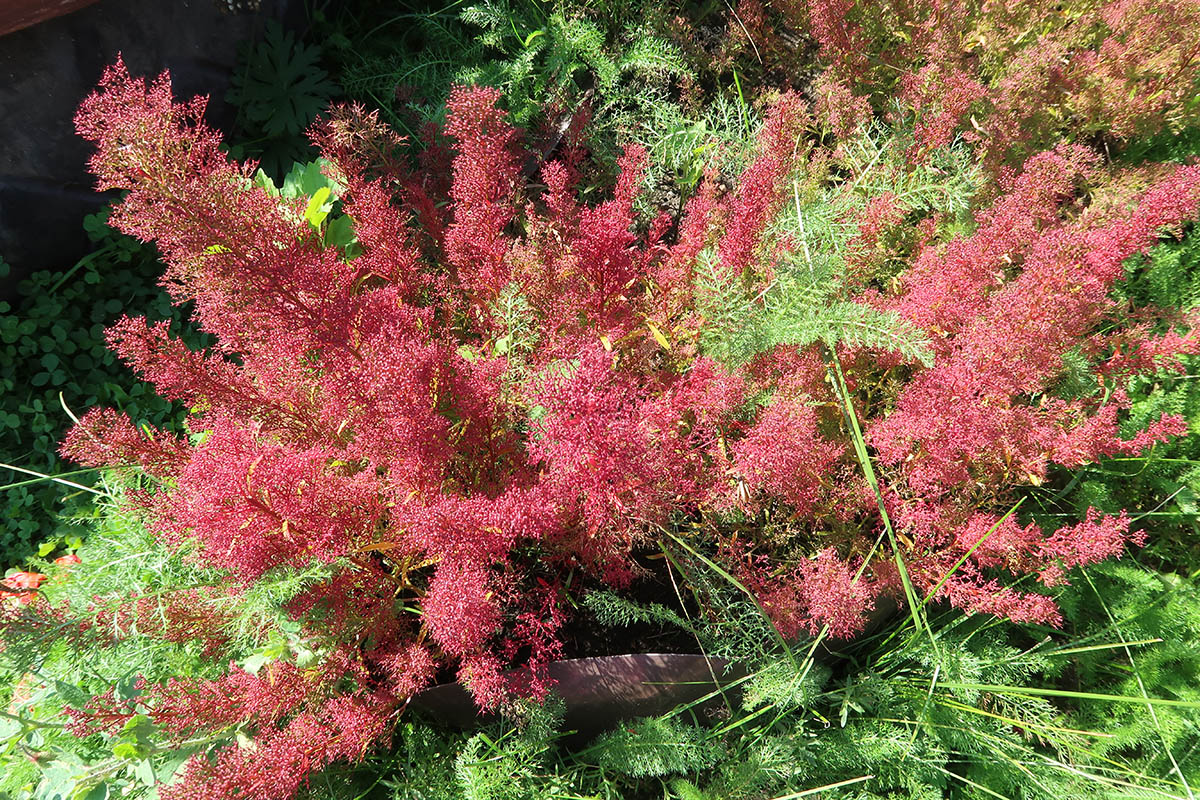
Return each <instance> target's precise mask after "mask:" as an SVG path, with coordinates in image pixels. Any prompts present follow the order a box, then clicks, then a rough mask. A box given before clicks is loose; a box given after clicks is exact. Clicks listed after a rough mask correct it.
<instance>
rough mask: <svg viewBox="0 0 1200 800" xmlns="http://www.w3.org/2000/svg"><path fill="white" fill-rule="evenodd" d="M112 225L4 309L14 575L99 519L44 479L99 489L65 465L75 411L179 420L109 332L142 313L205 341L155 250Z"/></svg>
mask: <svg viewBox="0 0 1200 800" xmlns="http://www.w3.org/2000/svg"><path fill="white" fill-rule="evenodd" d="M106 219H107V212H106V211H105V212H101V213H98V214H94V215H90V216H88V217H87V218H86V219H85V220H84V228H85V229H86V230H87V233H88V237H89V239H90V240H91V241H92V243H93V246H94V249H93V250H92V252H91V253H89V254H88V255H87V256H85V257H84V258H83V259H82V260H81V261H80V262H79V263H78V264H76V265H74V266H73V267H72V268H71V269H69V270H66V271H64V272H57V273H56V272H51V271H40V272H36V273H34V274H33V275H31V276H30V277H29V279H28V280H25V281H22V282H21V283H20V284H19V285H18V286H17V293H16V297H15V299H14V301H13V304H12V305H11V306H10V305H9V304H5V307H4V308H3V309H0V310H2V312H3V313H2V316H0V363H3V365H4V369H3V370H2V377H0V390H2V391H0V397H2V398H3V400H2V401H0V462H2V463H3V464H5V465H12V466H14V467H18V468H20V469H19V470H13V469H9V468H7V467H0V481H3V482H4V485H6V486H7V487H8V488H6V489H5V490H4V492H3V496H2V497H0V503H2V504H3V505H0V519H2V520H3V522H2V523H0V536H2V538H0V564H3V565H4V566H5V567H6V568H7V567H8V566H12V565H15V564H17V563H19V562H20V561H22V560H23V559H25V558H27V557H28V556H30V555H31V554H32V553H33V552H34V551H35V550H36V549H37V548H38V547H39V546H40V545H42V544H43V543H47V542H48V543H51V544H54V543H56V542H57V541H59V540H61V539H63V538H64V537H68V536H69V537H78V536H80V535H83V534H85V533H86V529H85V528H84V527H83V526H81V525H79V524H76V523H78V522H80V521H82V520H90V519H91V518H92V517H93V514H92V508H91V499H90V498H91V494H90V493H89V492H87V491H86V490H85V489H80V488H77V487H74V486H70V485H66V484H60V483H55V482H53V481H49V480H46V479H44V478H42V477H41V476H42V475H48V474H53V475H59V474H60V473H67V472H71V473H72V474H70V475H64V476H63V479H64V480H71V481H73V482H75V483H82V484H84V485H85V486H91V484H92V483H93V478H94V473H93V471H87V472H84V473H82V474H78V473H75V472H74V471H73V468H72V467H71V466H69V465H63V464H62V463H61V461H60V459H59V457H58V452H57V451H58V442H59V440H60V439H61V438H62V436H63V434H64V433H65V432H66V430H67V428H68V427H70V425H71V418H70V417H69V416H68V413H69V411H68V409H86V408H89V407H91V406H93V405H96V404H106V405H112V406H114V407H117V408H121V409H123V410H124V412H125V413H126V414H128V415H129V416H130V417H131V418H132V419H136V420H138V421H139V422H144V423H147V424H162V423H164V422H165V421H166V420H168V419H170V418H171V417H172V416H177V415H178V414H179V409H178V408H177V407H173V406H172V405H171V403H170V402H168V401H165V400H163V399H162V398H161V397H159V396H158V395H157V394H156V393H155V392H154V390H153V388H152V387H150V386H149V385H148V384H146V383H144V382H142V381H139V380H137V379H136V377H135V376H134V374H133V373H132V372H131V371H130V370H129V369H128V368H127V367H125V366H124V365H123V364H121V363H120V362H119V361H118V360H117V359H116V358H115V357H114V355H113V353H112V351H111V350H109V348H108V346H107V344H106V342H105V339H104V329H105V328H106V327H107V326H108V325H110V324H112V322H113V321H115V320H116V319H117V318H119V317H120V315H121V313H122V312H124V311H127V310H128V309H130V308H138V309H142V310H143V311H145V312H146V313H147V314H148V315H150V316H152V317H154V318H155V319H161V320H168V321H170V323H171V326H172V330H174V331H175V332H176V335H179V336H182V337H183V338H184V340H185V341H187V342H188V343H189V344H190V345H191V346H195V347H199V346H202V345H203V343H204V342H205V341H206V340H205V338H204V337H203V336H202V335H200V334H199V333H198V332H196V331H195V330H194V329H193V328H190V327H189V326H187V325H186V324H185V318H186V313H187V312H186V310H185V309H181V308H177V307H175V306H172V305H171V302H170V299H169V298H168V296H167V295H166V293H165V292H163V291H162V289H160V288H159V287H158V286H157V285H156V283H155V278H156V276H157V274H158V272H159V271H160V269H161V265H160V264H159V263H158V259H157V253H156V252H155V250H154V248H153V247H151V246H147V245H144V244H141V243H139V242H137V241H136V240H135V239H133V238H132V237H129V236H124V235H122V234H119V233H117V232H116V231H114V230H113V229H112V228H110V227H109V226H108V225H107V223H106ZM0 269H3V270H5V271H7V265H3V264H0ZM64 403H65V404H66V406H67V408H64Z"/></svg>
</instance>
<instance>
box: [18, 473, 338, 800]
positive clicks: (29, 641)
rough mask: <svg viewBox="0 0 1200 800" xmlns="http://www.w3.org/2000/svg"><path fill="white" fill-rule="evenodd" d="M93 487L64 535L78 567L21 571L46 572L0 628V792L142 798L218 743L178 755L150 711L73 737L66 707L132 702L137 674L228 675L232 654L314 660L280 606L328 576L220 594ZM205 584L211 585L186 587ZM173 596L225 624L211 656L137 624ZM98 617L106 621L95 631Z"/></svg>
mask: <svg viewBox="0 0 1200 800" xmlns="http://www.w3.org/2000/svg"><path fill="white" fill-rule="evenodd" d="M102 486H103V487H104V488H105V489H106V494H105V496H104V497H101V498H100V499H99V500H98V501H97V512H98V517H97V520H96V521H95V522H94V523H93V526H92V529H91V530H90V532H88V535H87V536H86V538H83V539H82V540H77V541H75V542H74V543H73V545H74V547H73V549H74V554H75V555H77V556H78V557H79V559H80V562H79V563H78V564H76V565H74V566H69V565H68V566H61V565H58V564H55V563H52V562H47V561H46V560H44V559H34V560H33V562H32V563H31V565H30V567H31V568H32V569H34V570H36V571H38V572H41V573H43V574H45V575H47V576H48V580H47V581H46V582H45V583H44V584H43V585H42V586H41V587H40V591H41V594H43V595H44V596H45V599H44V600H39V601H38V602H37V603H35V604H33V605H31V606H29V607H28V608H26V609H25V611H24V612H23V613H24V615H25V616H24V617H23V618H22V619H21V620H20V621H17V622H14V623H11V624H6V625H5V626H4V631H3V638H2V640H0V708H2V709H3V710H4V713H3V714H0V798H7V797H14V798H24V797H46V798H51V797H83V796H86V795H87V794H88V792H89V791H92V790H96V791H100V790H99V789H97V786H101V785H107V786H108V787H109V790H110V791H111V792H112V796H118V795H120V796H125V797H131V798H136V797H144V796H147V795H148V794H149V793H150V792H151V791H152V787H153V786H154V784H155V778H156V777H157V779H158V780H166V779H168V778H169V777H170V776H171V775H172V773H173V772H174V771H175V770H176V769H178V768H179V767H180V766H181V765H182V764H183V762H184V761H185V760H186V759H187V758H188V757H190V756H191V755H193V754H194V753H196V752H199V751H200V750H202V749H203V748H204V747H206V746H208V745H209V744H212V743H213V741H215V740H211V741H209V740H205V741H197V742H194V743H192V744H189V745H188V746H187V747H184V748H182V749H180V748H178V747H176V746H174V745H173V744H171V743H170V742H169V741H168V738H167V737H166V735H165V734H164V735H160V734H159V732H157V731H156V730H155V728H154V726H153V725H152V724H151V723H150V722H149V720H148V719H147V720H145V722H140V723H138V724H137V725H134V726H130V727H127V729H126V730H125V731H124V732H121V733H119V734H117V735H113V736H101V735H93V736H90V737H88V738H85V739H78V738H76V737H75V736H73V735H71V734H69V733H68V732H67V731H66V730H64V728H63V725H62V723H63V710H64V708H66V707H69V706H74V707H79V706H81V705H83V704H84V703H86V702H87V701H88V700H89V699H91V698H92V697H93V696H94V695H97V694H100V693H103V692H105V691H107V690H108V689H110V688H111V687H114V686H115V687H116V696H117V697H118V698H119V699H129V698H133V697H136V696H137V695H138V694H139V691H140V690H139V689H138V688H137V683H138V681H139V680H144V681H145V682H147V683H159V682H162V681H166V680H168V679H170V678H197V679H213V678H216V677H219V676H221V675H223V674H225V673H226V671H227V670H228V665H229V662H230V661H231V660H232V661H236V662H238V663H239V664H240V665H241V666H242V667H244V668H245V669H247V670H249V671H256V670H257V669H258V668H261V667H262V666H263V665H265V664H266V663H268V662H270V661H274V660H279V659H285V660H289V661H296V662H297V663H301V664H302V663H305V662H306V659H311V658H312V657H313V656H314V653H313V652H312V651H310V650H309V649H308V648H307V647H306V646H305V643H304V642H303V641H302V640H301V639H300V637H299V633H300V631H299V626H298V624H296V623H294V622H293V621H292V620H291V619H290V617H289V616H288V615H287V614H286V613H285V612H284V611H283V607H284V606H285V604H286V603H287V602H288V601H290V600H291V599H293V598H294V597H295V596H296V595H297V594H299V593H300V592H302V591H303V590H304V589H306V588H308V587H309V586H311V585H312V584H313V583H314V582H316V581H319V580H322V579H323V578H326V577H327V576H328V571H327V570H322V569H317V570H313V571H310V572H308V573H303V574H301V573H288V574H284V573H281V574H279V575H278V576H277V580H272V581H269V582H267V583H266V584H264V585H263V586H262V587H261V589H260V588H258V587H255V588H254V589H252V590H251V591H250V592H248V593H246V594H231V593H227V592H223V591H221V590H220V588H219V587H220V586H221V585H222V581H223V579H224V576H223V575H222V574H220V573H217V572H214V571H212V570H209V569H205V568H201V567H199V566H197V565H196V564H195V563H193V562H192V561H190V560H189V559H188V558H187V554H185V553H180V552H176V551H171V550H168V549H164V548H163V547H162V546H161V543H160V542H158V541H156V537H155V535H154V534H152V533H151V532H150V531H148V530H146V528H145V527H143V526H142V525H141V524H140V522H139V520H137V519H136V518H133V517H130V516H129V515H128V512H125V511H122V510H120V508H119V507H118V504H117V503H116V497H117V496H119V494H120V492H121V491H123V490H124V489H125V488H127V487H123V486H122V485H121V482H120V478H119V476H117V475H110V476H108V483H106V484H102ZM138 488H142V489H146V488H149V487H147V486H140V487H138ZM205 587H217V588H216V590H215V591H212V592H203V591H202V592H200V593H199V594H194V593H193V590H196V589H204V588H205ZM180 592H184V593H188V594H187V597H188V598H189V599H188V601H187V602H188V603H190V604H191V605H192V606H193V607H194V608H195V611H196V613H198V614H200V613H203V614H206V615H211V616H212V617H213V618H214V619H219V620H224V622H223V624H221V625H220V636H221V640H220V642H219V654H218V655H215V656H214V654H213V653H212V652H207V653H206V652H204V644H203V643H202V642H199V641H189V642H187V643H174V642H170V641H165V640H164V639H162V638H158V637H155V636H150V635H146V634H145V632H143V631H139V629H138V621H139V620H145V619H154V618H155V617H161V616H162V615H163V609H164V608H165V607H167V604H168V603H169V602H170V600H171V598H172V596H173V595H176V593H180ZM132 598H139V599H140V600H141V601H142V603H143V605H142V607H141V609H140V610H139V611H138V612H137V613H134V614H130V613H129V612H128V609H129V604H130V603H131V602H133V600H132ZM200 603H203V604H204V605H205V607H206V608H205V609H204V610H202V609H201V608H200V606H198V605H197V604H200ZM51 609H52V610H51ZM122 609H124V611H122ZM98 614H107V616H106V617H104V619H107V620H111V621H112V622H111V623H108V624H106V625H102V626H94V625H92V624H91V623H93V622H94V621H95V620H96V618H97V615H98ZM119 620H123V621H119ZM227 733H228V735H229V736H233V735H234V732H233V731H229V732H227ZM220 738H221V736H220V735H218V737H217V739H220ZM31 753H33V754H36V758H31V757H30V755H31ZM95 796H103V795H102V794H100V795H95Z"/></svg>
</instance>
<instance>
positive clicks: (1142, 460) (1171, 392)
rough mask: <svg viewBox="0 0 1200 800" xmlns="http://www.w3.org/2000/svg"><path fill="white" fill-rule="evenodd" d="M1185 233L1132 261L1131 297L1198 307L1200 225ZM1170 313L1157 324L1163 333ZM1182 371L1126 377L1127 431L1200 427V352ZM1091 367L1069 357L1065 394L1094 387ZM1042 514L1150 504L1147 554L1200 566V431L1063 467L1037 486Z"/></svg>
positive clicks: (1052, 517) (1184, 566)
mask: <svg viewBox="0 0 1200 800" xmlns="http://www.w3.org/2000/svg"><path fill="white" fill-rule="evenodd" d="M1184 234H1185V235H1184V236H1183V237H1182V238H1181V239H1178V240H1174V241H1166V242H1163V243H1161V244H1159V245H1157V246H1156V247H1154V248H1153V249H1151V250H1150V252H1149V253H1148V254H1147V255H1146V256H1145V257H1142V256H1137V257H1134V258H1132V259H1130V260H1129V262H1127V264H1126V276H1127V280H1126V281H1125V283H1124V284H1123V285H1122V287H1121V288H1120V290H1119V291H1120V292H1121V294H1122V295H1123V296H1125V297H1128V298H1129V299H1130V300H1131V301H1132V302H1134V303H1138V304H1143V305H1152V306H1158V307H1160V308H1166V309H1172V310H1173V311H1174V313H1178V314H1184V313H1194V312H1195V309H1196V307H1197V306H1198V305H1200V236H1198V235H1197V233H1196V231H1195V229H1194V228H1189V229H1188V230H1186V231H1185V232H1184ZM1171 324H1174V323H1173V322H1171V321H1170V320H1168V321H1164V322H1162V323H1160V324H1159V332H1160V333H1164V332H1166V329H1167V328H1168V326H1169V325H1171ZM1183 363H1184V370H1183V371H1182V372H1176V371H1166V370H1164V371H1162V372H1160V373H1158V374H1150V375H1144V376H1140V377H1137V378H1134V379H1133V380H1131V381H1129V382H1127V383H1126V384H1125V385H1124V386H1123V387H1120V388H1123V389H1124V390H1125V391H1126V392H1127V394H1128V395H1129V398H1130V401H1131V407H1130V409H1129V412H1128V413H1127V414H1126V415H1125V418H1124V421H1123V424H1122V427H1123V431H1122V433H1123V435H1125V436H1127V437H1129V436H1132V435H1134V434H1135V433H1136V432H1137V431H1139V430H1143V429H1145V428H1146V427H1148V426H1149V425H1151V424H1153V423H1154V422H1156V421H1157V420H1159V419H1161V418H1162V415H1164V414H1177V415H1179V416H1181V417H1182V418H1183V419H1184V420H1186V421H1187V422H1188V425H1189V427H1190V428H1191V430H1192V431H1200V383H1198V382H1197V380H1196V375H1197V374H1200V358H1197V357H1195V356H1185V357H1184V361H1183ZM1088 367H1089V365H1088V364H1087V360H1086V358H1085V357H1084V356H1083V355H1082V354H1077V353H1076V354H1070V355H1069V356H1068V357H1067V358H1066V359H1064V370H1063V375H1062V377H1061V379H1060V387H1059V391H1060V393H1062V394H1064V395H1067V396H1082V395H1088V394H1095V393H1096V392H1097V391H1098V389H1097V387H1096V384H1095V381H1094V380H1092V381H1090V382H1082V381H1079V380H1077V378H1076V376H1081V375H1082V372H1083V370H1086V369H1087V368H1088ZM1033 498H1034V499H1035V500H1036V501H1037V504H1038V505H1039V507H1040V508H1039V513H1042V514H1045V515H1046V518H1047V520H1048V521H1056V520H1057V519H1059V518H1060V517H1062V516H1064V515H1068V514H1079V513H1084V512H1086V510H1087V509H1088V508H1089V507H1094V508H1096V509H1098V510H1100V511H1103V512H1104V513H1108V514H1115V513H1119V511H1120V510H1121V509H1124V508H1133V507H1138V508H1146V509H1149V511H1148V513H1145V514H1143V515H1141V516H1139V518H1138V519H1137V521H1136V523H1135V524H1136V525H1137V526H1138V527H1140V528H1143V529H1146V530H1149V531H1152V532H1153V536H1151V537H1150V545H1149V548H1148V553H1147V558H1149V559H1151V560H1152V561H1153V563H1154V564H1155V565H1156V567H1158V568H1160V569H1179V570H1186V571H1192V570H1195V569H1196V568H1197V567H1200V544H1198V543H1200V536H1198V534H1200V438H1198V437H1196V436H1187V437H1180V438H1177V439H1174V440H1172V441H1170V442H1164V443H1160V444H1156V445H1155V446H1153V447H1152V448H1150V449H1149V450H1147V451H1146V452H1145V453H1143V454H1141V455H1140V456H1138V457H1123V458H1113V459H1108V460H1105V461H1102V462H1100V463H1098V464H1095V465H1091V466H1087V467H1083V468H1081V469H1079V470H1077V471H1075V472H1074V473H1071V474H1062V475H1061V476H1060V477H1059V480H1058V482H1057V483H1056V484H1054V485H1052V486H1048V487H1043V488H1042V489H1040V490H1037V491H1035V492H1034V493H1033Z"/></svg>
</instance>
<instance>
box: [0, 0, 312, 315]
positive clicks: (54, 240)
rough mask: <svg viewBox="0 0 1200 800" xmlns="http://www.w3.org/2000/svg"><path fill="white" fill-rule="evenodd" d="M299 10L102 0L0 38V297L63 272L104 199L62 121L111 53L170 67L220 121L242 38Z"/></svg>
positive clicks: (134, 66)
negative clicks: (3, 267) (45, 272)
mask: <svg viewBox="0 0 1200 800" xmlns="http://www.w3.org/2000/svg"><path fill="white" fill-rule="evenodd" d="M303 17H304V8H303V7H302V4H300V3H298V2H296V1H295V0H291V1H290V2H289V0H261V2H252V3H247V2H244V1H243V2H236V0H235V2H233V7H231V0H101V1H100V2H98V3H95V4H94V5H90V6H88V7H86V8H82V9H80V10H77V11H73V12H71V13H69V14H66V15H65V16H61V17H58V18H56V19H51V20H49V21H46V22H41V23H39V24H37V25H34V26H32V27H29V28H25V29H23V30H19V31H16V32H14V33H10V34H7V35H5V36H0V258H3V259H4V260H5V261H7V262H8V263H9V264H11V265H12V273H11V275H10V276H9V278H8V279H6V280H0V299H11V298H12V297H13V295H14V293H15V288H16V284H17V282H18V281H19V280H21V279H22V278H23V277H25V276H27V275H28V274H29V273H31V272H33V271H34V270H39V269H61V268H64V267H66V266H68V265H70V264H72V263H74V262H75V261H76V260H77V259H78V258H79V257H81V256H82V255H83V254H84V253H85V252H87V249H88V241H87V237H86V236H85V235H84V231H83V228H82V224H81V223H82V220H83V216H84V215H85V214H88V213H91V212H93V211H95V210H96V209H97V208H99V206H100V205H101V204H102V203H103V202H104V198H103V197H102V196H101V195H98V194H96V193H95V192H94V191H93V188H92V187H93V180H92V177H91V176H90V175H89V174H88V173H87V167H86V162H87V157H88V155H89V152H90V150H89V145H88V144H87V143H86V142H84V141H83V140H82V139H80V138H79V137H77V136H76V135H75V130H74V126H73V124H72V122H71V120H72V118H73V116H74V113H75V108H76V107H77V106H78V105H79V101H80V100H82V99H83V98H84V97H85V96H86V95H87V93H88V92H89V91H91V89H92V87H94V86H95V84H96V81H97V80H99V78H100V73H101V71H102V70H103V69H104V67H105V66H106V65H108V64H111V63H112V62H113V61H114V60H115V59H116V57H117V54H118V53H120V54H122V55H123V56H124V58H125V62H126V63H127V64H128V65H129V69H130V71H131V72H132V73H133V74H135V75H138V74H142V75H148V76H153V75H157V74H158V73H160V72H161V71H163V70H164V69H167V70H170V72H171V76H172V79H173V81H174V86H175V94H176V96H177V97H190V96H192V95H196V94H208V95H210V96H211V98H212V99H211V102H210V105H209V112H208V120H209V122H210V124H212V125H214V126H216V127H218V128H220V127H228V126H229V124H230V123H231V122H232V116H233V112H232V110H231V109H230V108H229V106H228V105H227V104H226V103H225V102H224V95H225V91H226V89H227V88H228V86H229V79H230V75H231V72H232V70H233V67H234V65H235V64H236V61H237V50H238V45H239V43H241V42H243V41H246V40H248V39H254V38H256V37H257V36H258V35H259V34H260V33H261V31H262V27H263V24H264V23H265V22H266V21H267V20H268V19H272V18H273V19H278V20H281V21H282V22H284V24H285V25H288V24H293V25H294V24H297V22H298V21H299V20H302V19H303Z"/></svg>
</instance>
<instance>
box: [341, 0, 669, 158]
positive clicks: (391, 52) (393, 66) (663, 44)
mask: <svg viewBox="0 0 1200 800" xmlns="http://www.w3.org/2000/svg"><path fill="white" fill-rule="evenodd" d="M614 8H615V7H614ZM614 8H608V7H607V6H606V7H602V8H598V9H592V10H588V11H584V10H582V9H578V8H574V7H572V6H570V5H569V4H566V3H553V4H543V3H538V2H530V1H528V0H526V1H524V2H510V0H484V2H481V3H475V4H473V5H469V6H467V7H465V8H462V9H461V10H459V9H456V8H452V7H448V8H446V9H442V10H440V11H428V10H425V9H423V8H420V7H418V6H415V5H414V6H413V7H411V8H410V9H409V13H407V14H404V15H402V16H403V19H404V21H405V23H406V24H404V25H403V26H401V25H393V26H383V27H382V28H380V27H379V26H377V25H375V24H373V23H372V24H371V29H369V30H367V31H364V32H363V33H362V35H356V37H355V38H356V40H357V41H356V43H355V47H354V48H353V49H352V50H351V49H350V48H346V49H345V51H344V52H343V54H342V58H343V59H344V64H343V74H344V78H343V82H344V85H345V88H346V91H347V93H348V94H349V95H350V96H352V97H355V98H358V99H361V100H363V101H365V102H367V103H369V104H371V105H375V106H378V107H380V108H381V109H383V111H384V113H385V115H386V116H387V117H388V118H389V120H390V121H391V122H392V123H393V124H394V125H396V126H397V127H399V128H401V129H403V130H406V131H407V132H409V133H410V135H413V136H415V135H416V133H417V132H418V128H419V125H420V123H421V122H422V121H424V120H429V119H436V118H438V117H440V115H441V112H442V105H443V103H444V101H445V99H446V96H447V93H448V92H449V89H450V87H451V86H452V85H454V84H456V83H460V84H481V85H487V86H493V87H495V88H497V89H500V90H501V91H502V92H503V93H504V98H505V101H504V105H505V107H506V108H507V110H508V112H509V113H510V115H511V117H512V120H513V121H514V123H516V124H517V125H519V126H522V127H527V128H530V129H538V128H539V126H543V125H546V124H548V123H554V122H555V120H552V119H547V117H546V116H545V115H546V109H547V108H549V109H551V110H552V111H553V113H570V112H573V111H574V110H575V109H577V108H578V106H579V104H580V103H581V102H585V101H588V100H589V98H593V96H594V99H591V100H590V105H591V106H592V107H593V113H592V120H593V126H592V129H593V134H594V138H595V139H597V140H601V141H607V149H608V150H610V151H615V149H616V146H617V145H616V144H615V142H616V140H617V139H618V138H619V137H618V128H619V126H620V125H621V124H622V122H623V121H624V120H625V119H627V118H628V116H629V115H630V109H631V108H634V109H638V110H642V111H648V110H649V109H650V108H651V105H652V102H653V101H654V100H655V99H657V95H656V91H658V92H661V90H662V89H663V88H664V87H666V86H667V85H668V84H669V83H670V81H671V80H672V79H678V78H681V77H684V76H690V75H691V70H690V69H689V67H688V65H687V64H686V63H685V62H684V60H683V57H682V55H681V54H680V53H679V51H678V49H677V48H676V47H674V46H673V45H672V44H670V42H668V41H667V40H666V39H665V38H663V37H661V36H657V35H655V34H654V32H653V31H654V29H655V27H656V25H657V21H656V20H657V12H655V11H654V9H653V8H652V7H649V6H638V5H634V6H632V7H631V8H630V9H627V10H626V11H627V13H624V14H618V13H612V12H613V11H614ZM365 18H366V19H372V20H373V19H375V18H374V17H372V16H370V15H366V16H365ZM367 24H368V23H362V27H366V26H367Z"/></svg>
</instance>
